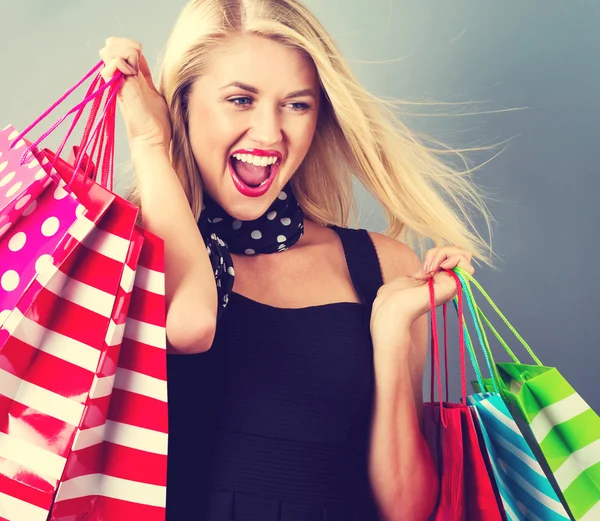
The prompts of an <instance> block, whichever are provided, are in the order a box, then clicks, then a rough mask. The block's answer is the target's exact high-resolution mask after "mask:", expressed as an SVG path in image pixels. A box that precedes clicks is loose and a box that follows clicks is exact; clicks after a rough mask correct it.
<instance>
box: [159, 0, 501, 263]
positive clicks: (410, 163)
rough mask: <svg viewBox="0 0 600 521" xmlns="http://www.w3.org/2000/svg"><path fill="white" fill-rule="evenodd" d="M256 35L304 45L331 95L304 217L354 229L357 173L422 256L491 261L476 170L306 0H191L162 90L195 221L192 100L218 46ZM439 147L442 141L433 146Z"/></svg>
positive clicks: (303, 184)
mask: <svg viewBox="0 0 600 521" xmlns="http://www.w3.org/2000/svg"><path fill="white" fill-rule="evenodd" d="M244 33H246V34H248V33H250V34H255V35H260V36H263V37H266V38H270V39H273V40H276V41H278V42H280V43H282V44H284V45H288V46H291V47H292V48H295V49H299V50H301V51H302V52H304V53H305V54H306V55H307V56H308V57H310V59H312V61H313V62H314V65H315V67H316V70H317V72H318V76H319V79H320V83H321V88H322V91H323V102H322V104H321V113H320V115H319V120H318V124H317V130H316V134H315V136H314V141H313V143H312V145H311V147H310V150H309V152H308V154H307V156H306V158H305V159H304V161H303V163H302V164H301V166H300V167H299V169H298V171H297V172H296V173H295V174H294V176H293V177H292V184H293V188H294V193H295V194H296V197H297V199H298V201H299V203H300V205H301V207H302V209H303V211H304V213H305V214H306V216H307V217H308V218H309V219H311V220H313V221H315V222H317V223H320V224H324V225H329V224H337V225H340V226H348V225H351V224H356V221H357V215H358V214H357V208H356V200H355V197H354V192H353V187H352V181H353V177H356V178H357V179H358V180H359V181H360V182H361V183H362V185H363V186H364V187H365V189H366V190H367V191H368V192H369V193H370V194H372V195H373V196H374V197H375V199H376V200H377V201H378V202H379V203H380V204H381V206H382V207H383V209H384V211H385V213H386V215H387V218H388V222H389V227H388V229H387V231H386V234H387V235H389V236H391V237H394V238H397V239H399V240H403V241H405V242H407V243H409V244H410V245H411V246H413V247H419V248H420V249H421V250H422V249H423V247H424V245H425V244H426V243H428V242H433V243H434V244H435V245H447V244H451V245H456V246H458V247H461V248H464V249H466V250H468V251H470V252H472V253H473V255H474V257H475V259H479V260H482V261H483V262H486V263H490V261H491V257H492V255H491V246H490V243H488V242H487V241H486V240H485V239H484V238H483V237H482V236H481V235H480V234H479V233H478V232H477V231H476V228H475V226H474V222H473V220H472V217H471V211H472V210H476V211H478V213H479V214H480V215H481V216H482V217H483V219H484V222H485V223H486V225H487V229H488V232H489V231H490V229H491V228H490V223H491V218H490V215H489V212H488V210H487V208H486V206H485V204H484V200H483V197H482V194H481V192H480V190H479V189H478V188H477V186H476V185H475V184H474V183H473V182H472V180H471V179H470V177H471V176H470V174H471V173H472V171H471V169H469V168H468V166H467V163H466V161H465V162H464V164H465V167H466V169H465V170H464V171H460V170H456V169H454V168H452V167H451V166H450V165H449V164H447V163H446V162H445V161H443V160H442V158H443V157H445V156H447V155H448V153H449V152H450V153H455V154H457V155H458V157H460V158H461V159H464V157H463V155H462V153H461V151H458V150H453V149H451V148H443V147H435V148H434V147H430V146H427V144H426V142H425V141H424V140H423V139H422V138H420V137H418V136H417V134H416V133H414V132H412V131H411V130H410V129H409V128H407V127H406V126H405V125H404V124H403V123H402V122H401V121H400V119H399V117H398V116H397V115H396V113H395V110H394V106H393V105H392V104H390V103H389V102H386V101H384V100H382V99H379V98H377V97H376V96H374V95H373V94H371V93H370V92H368V91H367V90H366V89H365V88H363V87H362V86H361V85H360V84H359V83H358V81H357V80H356V79H355V78H354V76H353V74H352V72H351V71H350V69H349V67H348V65H347V64H346V63H345V61H344V59H343V58H342V56H341V54H340V53H339V51H338V50H337V48H336V46H335V45H334V43H333V41H332V38H331V37H330V35H329V34H328V33H327V31H326V30H325V29H324V27H323V26H322V25H321V24H320V23H319V21H318V20H317V19H316V18H315V17H314V16H313V15H312V14H311V13H310V11H309V10H308V9H307V8H306V7H305V6H304V5H302V4H301V3H300V2H299V1H298V0H191V1H190V2H189V3H188V4H187V5H186V6H185V8H184V9H183V11H182V13H181V15H180V17H179V19H178V21H177V23H176V25H175V27H174V29H173V31H172V34H171V36H170V38H169V40H168V43H167V46H166V48H165V51H164V55H163V58H162V63H161V71H160V79H159V82H158V83H159V91H160V92H161V94H162V95H163V96H164V97H165V99H166V102H167V104H168V106H169V108H170V111H171V118H172V124H173V139H172V147H171V155H172V163H173V167H174V169H175V171H176V172H177V175H178V177H179V179H180V181H181V183H182V185H183V187H184V190H185V192H186V194H187V197H188V199H189V202H190V206H191V208H192V211H193V213H194V215H195V216H196V218H198V217H199V215H200V211H201V206H202V201H201V200H200V199H201V193H202V192H201V190H200V173H199V171H198V166H197V164H196V161H195V160H194V157H193V155H192V150H191V147H190V144H189V141H188V136H187V96H188V93H189V91H190V87H191V85H192V84H193V83H194V81H195V79H196V78H198V77H199V76H200V75H201V74H202V71H203V70H204V68H205V67H206V66H207V65H208V64H209V60H210V54H211V50H213V49H214V48H215V46H216V45H218V44H219V43H220V42H222V41H223V40H224V39H225V38H227V37H230V36H232V35H240V34H244ZM432 143H434V142H433V141H432Z"/></svg>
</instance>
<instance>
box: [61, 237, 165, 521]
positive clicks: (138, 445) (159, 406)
mask: <svg viewBox="0 0 600 521" xmlns="http://www.w3.org/2000/svg"><path fill="white" fill-rule="evenodd" d="M139 231H140V232H141V233H142V234H143V238H144V243H143V247H142V251H141V255H140V259H139V263H138V265H137V270H136V272H135V282H134V285H133V291H132V292H131V293H130V294H129V295H130V297H131V303H130V305H129V309H128V313H127V317H126V320H125V323H124V331H123V330H121V335H122V336H123V339H122V343H121V345H120V349H118V350H115V351H113V354H112V355H111V359H112V360H113V361H116V360H117V359H118V362H117V368H116V374H115V378H114V387H113V389H112V393H111V396H110V405H109V406H108V414H107V417H105V418H104V419H105V420H106V421H105V422H103V424H102V425H99V426H96V425H95V424H90V425H86V426H85V428H84V429H82V430H81V431H80V436H79V437H78V438H76V440H75V442H74V444H73V454H74V457H73V458H70V462H69V465H68V466H67V470H66V472H65V476H64V477H63V480H62V482H61V484H60V486H59V489H58V492H57V494H56V498H55V503H54V507H53V510H52V516H51V518H50V519H51V520H52V521H58V520H66V519H68V520H69V521H79V520H82V521H83V520H86V521H88V520H89V521H101V520H102V521H104V520H110V521H129V520H132V519H144V520H146V521H163V520H164V519H165V503H166V474H167V420H168V415H167V390H166V363H165V362H166V358H165V356H166V334H165V302H164V253H163V250H164V247H163V242H162V240H161V239H159V238H157V237H156V236H154V235H152V234H150V233H148V232H146V231H143V230H139ZM124 318H125V317H124V316H121V317H120V320H122V319H124ZM119 323H120V324H122V322H119ZM117 351H118V353H117ZM71 462H72V465H71ZM84 462H85V463H84Z"/></svg>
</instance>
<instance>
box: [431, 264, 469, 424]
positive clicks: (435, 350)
mask: <svg viewBox="0 0 600 521" xmlns="http://www.w3.org/2000/svg"><path fill="white" fill-rule="evenodd" d="M444 271H445V272H446V273H448V274H449V275H451V276H452V277H453V279H454V281H455V283H456V289H457V299H458V320H459V324H460V326H462V323H463V295H462V285H461V282H460V279H459V278H458V276H457V275H456V274H455V273H454V272H453V271H451V270H444ZM428 285H429V305H430V310H431V397H430V401H432V402H433V401H434V381H437V388H438V399H439V404H440V417H441V420H442V424H443V425H444V426H446V425H447V423H446V417H445V413H444V400H443V397H442V376H441V367H440V365H441V364H440V353H439V339H438V328H437V314H436V305H435V288H434V282H433V277H431V278H430V279H429V281H428ZM443 314H444V359H445V360H444V366H445V377H446V401H448V341H447V339H448V330H447V325H448V322H447V305H446V304H444V305H443ZM458 329H459V349H460V376H461V403H462V404H463V405H466V403H467V377H466V365H465V335H464V329H463V328H462V327H459V328H458Z"/></svg>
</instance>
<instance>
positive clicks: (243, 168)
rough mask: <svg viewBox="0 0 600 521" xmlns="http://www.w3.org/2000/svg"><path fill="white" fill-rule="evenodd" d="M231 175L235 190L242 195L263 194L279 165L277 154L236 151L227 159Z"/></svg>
mask: <svg viewBox="0 0 600 521" xmlns="http://www.w3.org/2000/svg"><path fill="white" fill-rule="evenodd" d="M229 165H230V170H231V175H232V177H233V180H234V184H235V185H236V188H237V189H238V190H239V191H240V192H242V193H243V194H244V195H251V196H257V195H262V194H263V193H265V192H266V191H267V190H268V189H269V187H270V185H271V184H272V182H273V180H274V178H275V176H276V175H277V172H278V170H279V167H280V165H281V154H280V153H279V152H276V153H269V152H267V151H262V150H261V151H255V150H252V151H251V150H247V151H237V152H234V153H233V154H232V155H231V156H230V158H229Z"/></svg>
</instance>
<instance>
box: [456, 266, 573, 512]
mask: <svg viewBox="0 0 600 521" xmlns="http://www.w3.org/2000/svg"><path fill="white" fill-rule="evenodd" d="M455 276H458V277H459V279H460V282H461V285H462V288H463V295H464V297H465V300H466V302H467V304H468V308H469V310H470V315H471V318H472V322H473V325H474V328H475V331H476V332H477V337H478V339H479V345H480V346H481V351H482V352H483V354H484V357H485V361H486V365H487V367H488V370H489V372H490V375H491V378H490V379H489V384H488V385H490V384H491V387H492V390H491V391H489V392H479V393H476V394H472V395H469V396H467V402H468V403H469V404H470V405H472V406H473V408H474V411H475V414H476V425H477V427H478V430H479V432H480V434H481V437H482V440H483V444H484V447H485V450H486V451H487V453H488V458H489V461H490V465H491V468H492V472H493V475H494V478H495V480H496V484H497V488H498V491H499V493H500V496H501V500H502V505H503V507H504V511H505V514H506V517H507V519H508V521H527V520H528V519H543V520H548V521H555V520H556V521H566V520H568V519H570V518H569V516H568V514H567V512H566V510H565V508H564V507H563V505H562V504H561V502H560V500H559V498H558V496H557V494H556V492H555V491H554V488H553V487H552V484H551V483H550V481H549V480H548V478H547V477H546V474H545V473H544V470H543V469H542V467H541V466H540V464H539V463H538V461H537V458H536V457H535V455H534V453H533V451H532V450H531V448H530V447H529V444H528V443H527V441H526V440H525V438H524V437H523V435H522V433H521V431H520V430H519V427H518V426H517V424H516V422H515V420H514V419H513V417H512V414H511V413H510V411H509V409H508V407H507V406H506V404H505V403H504V400H503V399H502V396H501V394H500V390H501V383H500V381H499V379H498V374H497V370H496V368H495V366H494V359H493V355H492V353H491V351H490V349H489V345H488V342H487V337H486V334H485V331H484V328H483V327H482V324H481V321H480V319H479V317H478V316H477V312H476V308H475V303H474V297H473V296H472V292H471V288H470V286H469V283H468V281H467V280H466V279H464V278H463V277H462V275H461V274H460V272H459V273H457V274H456V275H455ZM463 327H464V329H465V339H466V344H467V347H468V352H469V355H470V358H471V361H472V365H473V369H474V371H475V375H476V378H477V382H478V385H477V387H478V389H485V387H486V384H485V383H484V379H483V377H482V375H481V370H480V368H479V364H478V363H477V357H476V355H475V352H474V349H473V344H472V342H471V338H470V335H469V333H468V330H467V325H466V321H465V323H464V325H463Z"/></svg>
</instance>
